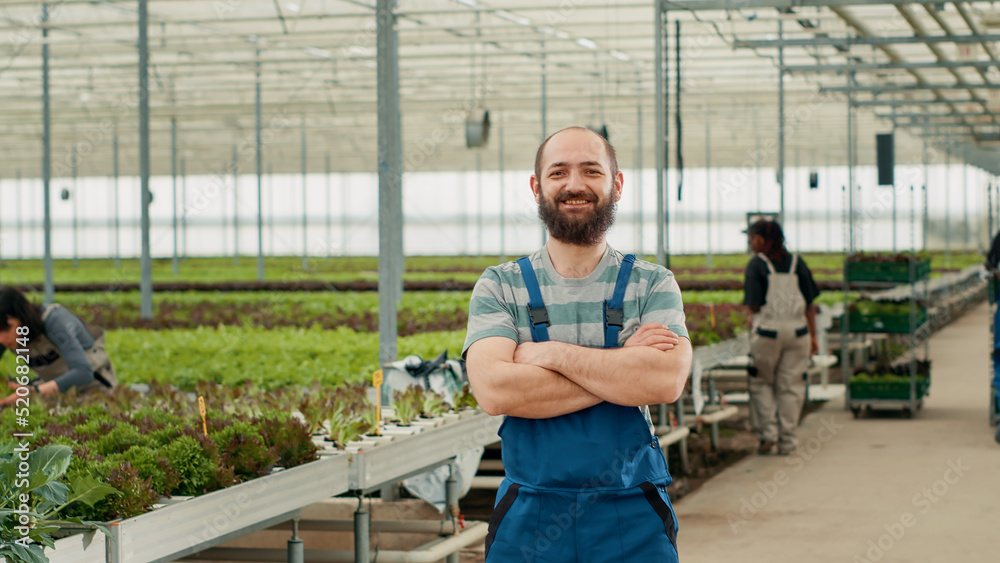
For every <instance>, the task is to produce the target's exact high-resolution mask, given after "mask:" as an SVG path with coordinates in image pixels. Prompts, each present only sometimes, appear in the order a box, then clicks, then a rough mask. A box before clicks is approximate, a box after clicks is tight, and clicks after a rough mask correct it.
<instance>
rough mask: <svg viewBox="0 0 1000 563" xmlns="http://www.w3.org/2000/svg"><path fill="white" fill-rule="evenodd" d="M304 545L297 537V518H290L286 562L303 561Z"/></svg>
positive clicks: (304, 558) (299, 562) (304, 556)
mask: <svg viewBox="0 0 1000 563" xmlns="http://www.w3.org/2000/svg"><path fill="white" fill-rule="evenodd" d="M305 561H306V554H305V546H304V545H303V544H302V538H300V537H299V519H298V518H293V519H292V537H291V539H289V540H288V563H305Z"/></svg>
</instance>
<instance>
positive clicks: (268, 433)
mask: <svg viewBox="0 0 1000 563" xmlns="http://www.w3.org/2000/svg"><path fill="white" fill-rule="evenodd" d="M255 422H256V426H257V430H258V432H260V437H261V439H262V440H264V445H265V446H267V447H268V448H271V449H273V450H274V451H275V453H277V454H278V465H280V466H282V467H295V466H296V465H302V464H303V463H308V462H310V461H313V460H315V459H316V457H317V455H316V452H317V450H318V448H317V447H316V444H314V443H313V441H312V439H311V436H310V434H311V432H310V431H309V428H308V427H307V426H306V425H305V424H303V423H302V422H300V421H299V420H297V419H295V418H293V417H292V416H291V415H289V414H286V413H283V412H278V413H275V414H272V415H270V416H268V417H265V418H263V419H260V420H257V421H255Z"/></svg>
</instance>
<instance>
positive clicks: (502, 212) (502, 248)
mask: <svg viewBox="0 0 1000 563" xmlns="http://www.w3.org/2000/svg"><path fill="white" fill-rule="evenodd" d="M497 133H498V134H499V137H500V142H499V143H498V145H499V147H500V154H499V155H498V156H497V163H498V164H497V166H498V168H499V170H498V171H497V173H498V174H499V175H500V263H501V264H503V263H504V262H506V261H507V247H506V246H505V245H504V242H505V239H506V238H507V237H506V232H505V230H504V226H505V224H506V223H507V214H506V211H507V207H506V205H504V204H505V202H504V200H505V199H507V198H506V197H505V196H506V195H507V194H506V193H505V191H506V190H505V188H506V185H505V184H506V183H505V182H504V181H503V125H500V127H499V131H497Z"/></svg>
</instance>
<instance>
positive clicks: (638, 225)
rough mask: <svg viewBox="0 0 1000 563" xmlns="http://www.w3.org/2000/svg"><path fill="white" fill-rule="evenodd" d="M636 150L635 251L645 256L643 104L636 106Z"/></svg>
mask: <svg viewBox="0 0 1000 563" xmlns="http://www.w3.org/2000/svg"><path fill="white" fill-rule="evenodd" d="M635 119H636V128H635V136H636V149H635V232H636V241H635V251H636V253H638V254H639V256H643V255H644V252H643V250H642V148H643V144H642V104H639V105H637V106H635Z"/></svg>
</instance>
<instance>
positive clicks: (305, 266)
mask: <svg viewBox="0 0 1000 563" xmlns="http://www.w3.org/2000/svg"><path fill="white" fill-rule="evenodd" d="M301 153H302V155H301V156H302V271H303V272H308V271H309V225H308V222H307V221H308V219H307V218H306V210H307V209H308V202H307V201H306V188H307V183H308V182H307V180H306V178H307V170H306V165H307V160H306V118H305V116H303V117H302V149H301Z"/></svg>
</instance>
